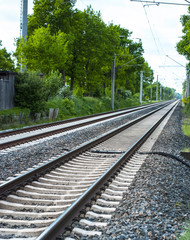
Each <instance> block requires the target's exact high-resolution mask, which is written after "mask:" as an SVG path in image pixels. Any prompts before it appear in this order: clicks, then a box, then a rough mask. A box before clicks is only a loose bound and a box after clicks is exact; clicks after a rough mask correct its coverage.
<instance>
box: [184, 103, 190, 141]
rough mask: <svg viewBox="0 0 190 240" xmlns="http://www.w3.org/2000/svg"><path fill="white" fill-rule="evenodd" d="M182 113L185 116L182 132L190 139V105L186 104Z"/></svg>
mask: <svg viewBox="0 0 190 240" xmlns="http://www.w3.org/2000/svg"><path fill="white" fill-rule="evenodd" d="M183 102H184V101H183ZM182 112H183V116H184V117H183V125H182V130H183V133H184V134H185V135H186V136H188V137H190V104H189V103H186V102H184V106H183V110H182Z"/></svg>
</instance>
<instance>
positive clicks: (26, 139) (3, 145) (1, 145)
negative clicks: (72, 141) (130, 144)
mask: <svg viewBox="0 0 190 240" xmlns="http://www.w3.org/2000/svg"><path fill="white" fill-rule="evenodd" d="M167 103H168V102H166V103H164V104H167ZM156 105H157V104H156ZM146 106H147V105H146ZM146 106H145V107H142V108H140V109H144V108H145V109H146V108H147V107H146ZM126 110H127V109H126ZM138 110H139V108H138V109H136V108H135V109H134V108H132V109H131V110H130V109H129V111H127V113H131V112H135V111H138ZM120 111H121V110H120ZM127 113H126V112H123V113H118V114H116V115H114V116H112V117H117V116H122V115H124V114H127ZM104 114H105V113H104ZM100 115H103V114H102V113H101V114H100ZM94 116H95V115H90V116H87V117H82V118H80V120H82V119H88V118H90V117H94ZM110 118H111V117H110V116H106V117H103V118H101V119H94V120H91V121H89V122H88V123H85V122H83V123H78V124H76V125H72V126H68V127H63V128H62V129H56V130H51V131H47V132H44V133H38V134H35V135H33V136H28V137H23V138H22V137H21V138H20V139H15V140H12V141H8V142H5V143H0V150H2V149H6V148H9V147H13V146H16V145H19V144H23V143H26V142H30V141H34V140H37V139H40V138H44V137H48V136H52V135H54V134H58V133H62V132H65V131H69V130H72V129H76V128H78V127H83V126H86V125H87V124H93V123H97V122H100V121H104V120H107V119H110ZM77 119H78V120H79V118H77ZM68 122H72V119H68V120H66V121H64V123H68ZM60 124H61V123H60ZM62 124H63V121H62Z"/></svg>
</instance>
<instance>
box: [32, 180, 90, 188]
mask: <svg viewBox="0 0 190 240" xmlns="http://www.w3.org/2000/svg"><path fill="white" fill-rule="evenodd" d="M31 185H32V186H34V187H43V188H51V189H54V188H56V189H62V190H71V189H72V190H76V189H78V188H80V189H81V188H83V189H85V188H88V187H89V186H90V185H91V184H86V185H82V186H81V185H73V186H72V185H71V186H68V185H66V186H65V185H64V184H62V185H58V184H57V185H53V184H49V183H41V182H37V181H34V182H32V183H31Z"/></svg>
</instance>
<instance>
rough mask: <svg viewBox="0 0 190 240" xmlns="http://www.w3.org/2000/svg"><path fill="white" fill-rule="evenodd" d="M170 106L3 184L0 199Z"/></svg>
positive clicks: (148, 114)
mask: <svg viewBox="0 0 190 240" xmlns="http://www.w3.org/2000/svg"><path fill="white" fill-rule="evenodd" d="M169 104H170V103H167V104H166V105H164V106H161V107H159V108H157V109H156V110H153V111H151V112H149V113H147V114H144V115H143V116H141V117H138V118H136V119H134V120H132V121H130V122H128V123H126V124H124V125H122V126H121V127H118V128H117V129H114V130H111V131H109V132H108V133H105V134H103V135H102V136H100V137H97V138H96V139H94V140H91V141H89V142H87V143H85V144H83V145H81V146H79V147H77V148H75V149H73V150H71V151H70V152H68V153H65V154H63V155H61V156H60V157H58V158H56V159H54V160H51V161H49V162H48V163H44V164H42V165H41V166H39V167H37V168H35V169H32V170H30V171H28V172H26V173H24V174H22V175H20V176H18V177H15V178H14V179H11V180H9V181H8V182H5V183H3V184H2V185H0V198H4V197H6V195H7V194H9V193H10V192H11V191H13V190H16V189H18V188H19V187H21V186H23V185H25V184H26V183H28V182H30V181H33V180H35V179H37V178H38V177H40V176H41V175H44V174H45V173H47V172H48V171H50V170H52V169H54V168H56V167H58V166H59V165H60V164H61V163H62V162H67V161H69V159H71V158H72V157H74V156H77V155H78V154H80V153H82V152H84V151H86V150H88V149H89V148H91V147H93V146H95V145H97V144H99V143H101V142H103V141H105V140H107V139H109V138H110V137H112V136H114V135H116V134H118V133H119V132H121V131H123V130H125V129H127V128H129V127H130V126H132V125H134V124H136V123H137V122H140V121H141V120H143V119H145V118H147V117H148V116H150V115H152V114H154V113H155V112H157V111H159V110H160V109H162V108H164V107H165V106H168V105H169Z"/></svg>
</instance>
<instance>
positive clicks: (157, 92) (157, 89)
mask: <svg viewBox="0 0 190 240" xmlns="http://www.w3.org/2000/svg"><path fill="white" fill-rule="evenodd" d="M156 101H158V75H157V83H156Z"/></svg>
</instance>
